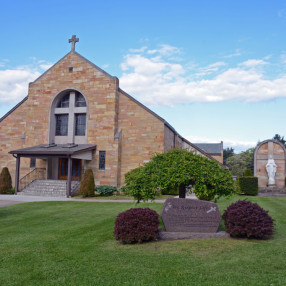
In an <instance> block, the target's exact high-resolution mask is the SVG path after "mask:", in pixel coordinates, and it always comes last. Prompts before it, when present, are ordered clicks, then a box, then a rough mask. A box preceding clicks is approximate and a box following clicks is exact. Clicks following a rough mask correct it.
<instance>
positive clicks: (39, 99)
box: [0, 50, 208, 186]
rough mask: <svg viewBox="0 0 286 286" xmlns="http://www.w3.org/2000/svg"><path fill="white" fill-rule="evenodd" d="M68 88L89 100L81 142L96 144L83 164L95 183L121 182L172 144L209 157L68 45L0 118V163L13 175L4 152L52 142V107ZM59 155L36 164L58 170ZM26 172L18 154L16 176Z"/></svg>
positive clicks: (9, 158)
mask: <svg viewBox="0 0 286 286" xmlns="http://www.w3.org/2000/svg"><path fill="white" fill-rule="evenodd" d="M66 90H74V91H75V92H80V93H81V94H82V95H83V96H84V98H85V100H86V102H87V108H86V109H87V114H86V115H87V116H86V131H87V133H86V135H87V136H86V142H85V143H86V144H96V145H97V147H96V151H95V152H93V154H92V159H91V160H86V161H85V162H84V164H83V166H84V167H85V168H87V167H89V168H92V170H93V172H94V176H95V182H96V184H97V185H105V184H108V185H114V186H121V185H122V184H123V183H124V175H125V173H126V172H128V171H130V170H131V169H133V168H136V167H138V166H139V165H140V164H142V163H144V162H147V161H148V160H150V157H151V156H152V155H153V154H154V153H156V152H160V153H161V152H164V151H167V150H169V149H170V148H172V147H184V148H189V149H193V150H196V152H197V153H199V154H202V155H204V156H208V155H207V154H205V152H204V151H202V150H200V149H199V148H197V147H195V146H193V145H192V144H191V143H190V142H188V141H187V140H185V139H184V138H183V137H181V136H180V135H179V134H178V133H177V132H176V131H175V130H174V129H173V128H172V127H171V126H170V125H169V124H168V123H167V122H166V121H165V120H164V119H162V118H161V117H159V116H158V115H157V114H155V113H153V112H152V111H151V110H149V109H148V108H147V107H145V106H144V105H142V104H141V103H140V102H138V101H137V100H135V99H134V98H132V97H131V96H130V95H128V94H127V93H125V92H124V91H122V90H121V89H120V88H119V81H118V79H117V78H116V77H113V76H111V75H109V74H107V73H106V72H104V71H103V70H101V69H100V68H99V67H97V66H96V65H94V64H93V63H91V62H89V61H88V60H87V59H85V58H84V57H82V56H81V55H80V54H78V53H77V52H75V51H74V50H72V51H71V52H69V53H68V54H67V55H66V56H64V57H63V58H62V59H61V60H60V61H58V62H57V63H56V64H55V65H54V66H52V67H51V68H50V69H49V70H48V71H46V72H45V73H44V74H43V75H42V76H40V77H39V78H38V79H37V80H35V81H34V82H32V83H30V85H29V92H28V96H27V97H26V98H25V99H24V100H23V101H22V102H20V103H19V104H18V105H17V106H16V107H15V108H13V109H12V110H11V111H10V112H8V113H7V114H6V115H5V116H3V117H2V118H1V119H0V142H1V144H0V167H1V168H3V167H8V168H9V170H10V172H11V175H12V177H13V180H14V173H15V165H16V164H15V161H16V160H15V158H14V157H13V156H12V155H10V154H9V153H8V152H9V151H11V150H16V149H20V148H26V147H31V146H35V145H39V144H47V143H52V141H53V138H54V137H55V136H54V134H52V132H54V130H55V126H52V125H53V124H55V123H54V122H55V120H54V117H53V116H55V115H54V114H53V113H52V112H51V107H52V105H53V102H54V100H55V99H56V98H57V97H59V96H60V95H61V94H62V92H64V91H66ZM52 135H53V136H52ZM66 143H72V142H66ZM75 143H76V142H75ZM99 151H105V152H106V167H105V169H104V170H99ZM57 160H58V159H53V160H48V159H47V158H37V161H36V162H37V163H36V167H40V168H46V169H47V170H48V169H51V168H52V169H58V168H59V164H58V161H57ZM50 164H53V165H52V166H51V165H50ZM49 165H50V166H49ZM29 171H30V159H29V158H22V159H21V165H20V178H21V177H23V176H24V175H26V174H27V173H28V172H29ZM46 173H47V175H46V177H47V178H48V179H58V178H56V177H55V176H57V175H56V174H57V173H58V171H57V170H56V171H55V172H51V173H53V175H50V172H48V171H47V172H46ZM50 176H53V177H52V178H50Z"/></svg>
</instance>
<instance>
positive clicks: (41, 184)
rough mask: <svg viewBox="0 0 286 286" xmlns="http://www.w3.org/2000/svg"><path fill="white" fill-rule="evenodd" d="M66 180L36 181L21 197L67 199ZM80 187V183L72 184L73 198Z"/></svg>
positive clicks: (20, 194)
mask: <svg viewBox="0 0 286 286" xmlns="http://www.w3.org/2000/svg"><path fill="white" fill-rule="evenodd" d="M66 184H67V181H65V180H35V181H33V182H31V183H30V184H29V185H28V186H26V187H25V188H24V189H23V190H22V191H21V192H18V194H17V195H19V196H43V197H66ZM79 187H80V181H72V182H71V195H72V196H73V195H74V194H75V193H76V192H77V191H78V190H79Z"/></svg>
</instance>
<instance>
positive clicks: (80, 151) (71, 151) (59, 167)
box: [9, 144, 96, 197]
mask: <svg viewBox="0 0 286 286" xmlns="http://www.w3.org/2000/svg"><path fill="white" fill-rule="evenodd" d="M95 150H96V145H92V144H48V145H37V146H33V147H28V148H23V149H18V150H13V151H10V152H9V153H10V154H12V155H13V156H14V157H15V158H16V174H15V195H16V194H17V192H18V191H19V174H20V161H21V157H26V158H27V157H28V158H41V159H46V160H47V162H48V163H47V170H46V174H47V178H48V177H49V176H53V175H54V174H55V172H56V173H57V174H58V177H57V179H62V180H67V188H66V195H67V197H69V196H70V195H71V181H72V180H80V175H81V168H82V160H92V152H94V151H95ZM54 162H57V164H53V163H54Z"/></svg>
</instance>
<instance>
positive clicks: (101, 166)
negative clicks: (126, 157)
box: [99, 151, 106, 170]
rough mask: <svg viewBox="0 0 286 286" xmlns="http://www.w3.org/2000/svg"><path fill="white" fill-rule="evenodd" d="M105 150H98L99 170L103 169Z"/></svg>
mask: <svg viewBox="0 0 286 286" xmlns="http://www.w3.org/2000/svg"><path fill="white" fill-rule="evenodd" d="M105 153H106V152H105V151H99V170H105Z"/></svg>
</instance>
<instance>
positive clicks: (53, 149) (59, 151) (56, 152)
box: [9, 144, 96, 157]
mask: <svg viewBox="0 0 286 286" xmlns="http://www.w3.org/2000/svg"><path fill="white" fill-rule="evenodd" d="M95 149H96V145H94V144H41V145H36V146H32V147H28V148H22V149H17V150H12V151H10V152H9V153H10V154H13V155H14V154H16V155H19V156H21V157H36V156H40V157H68V156H71V155H76V154H80V153H84V152H87V151H92V150H95Z"/></svg>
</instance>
